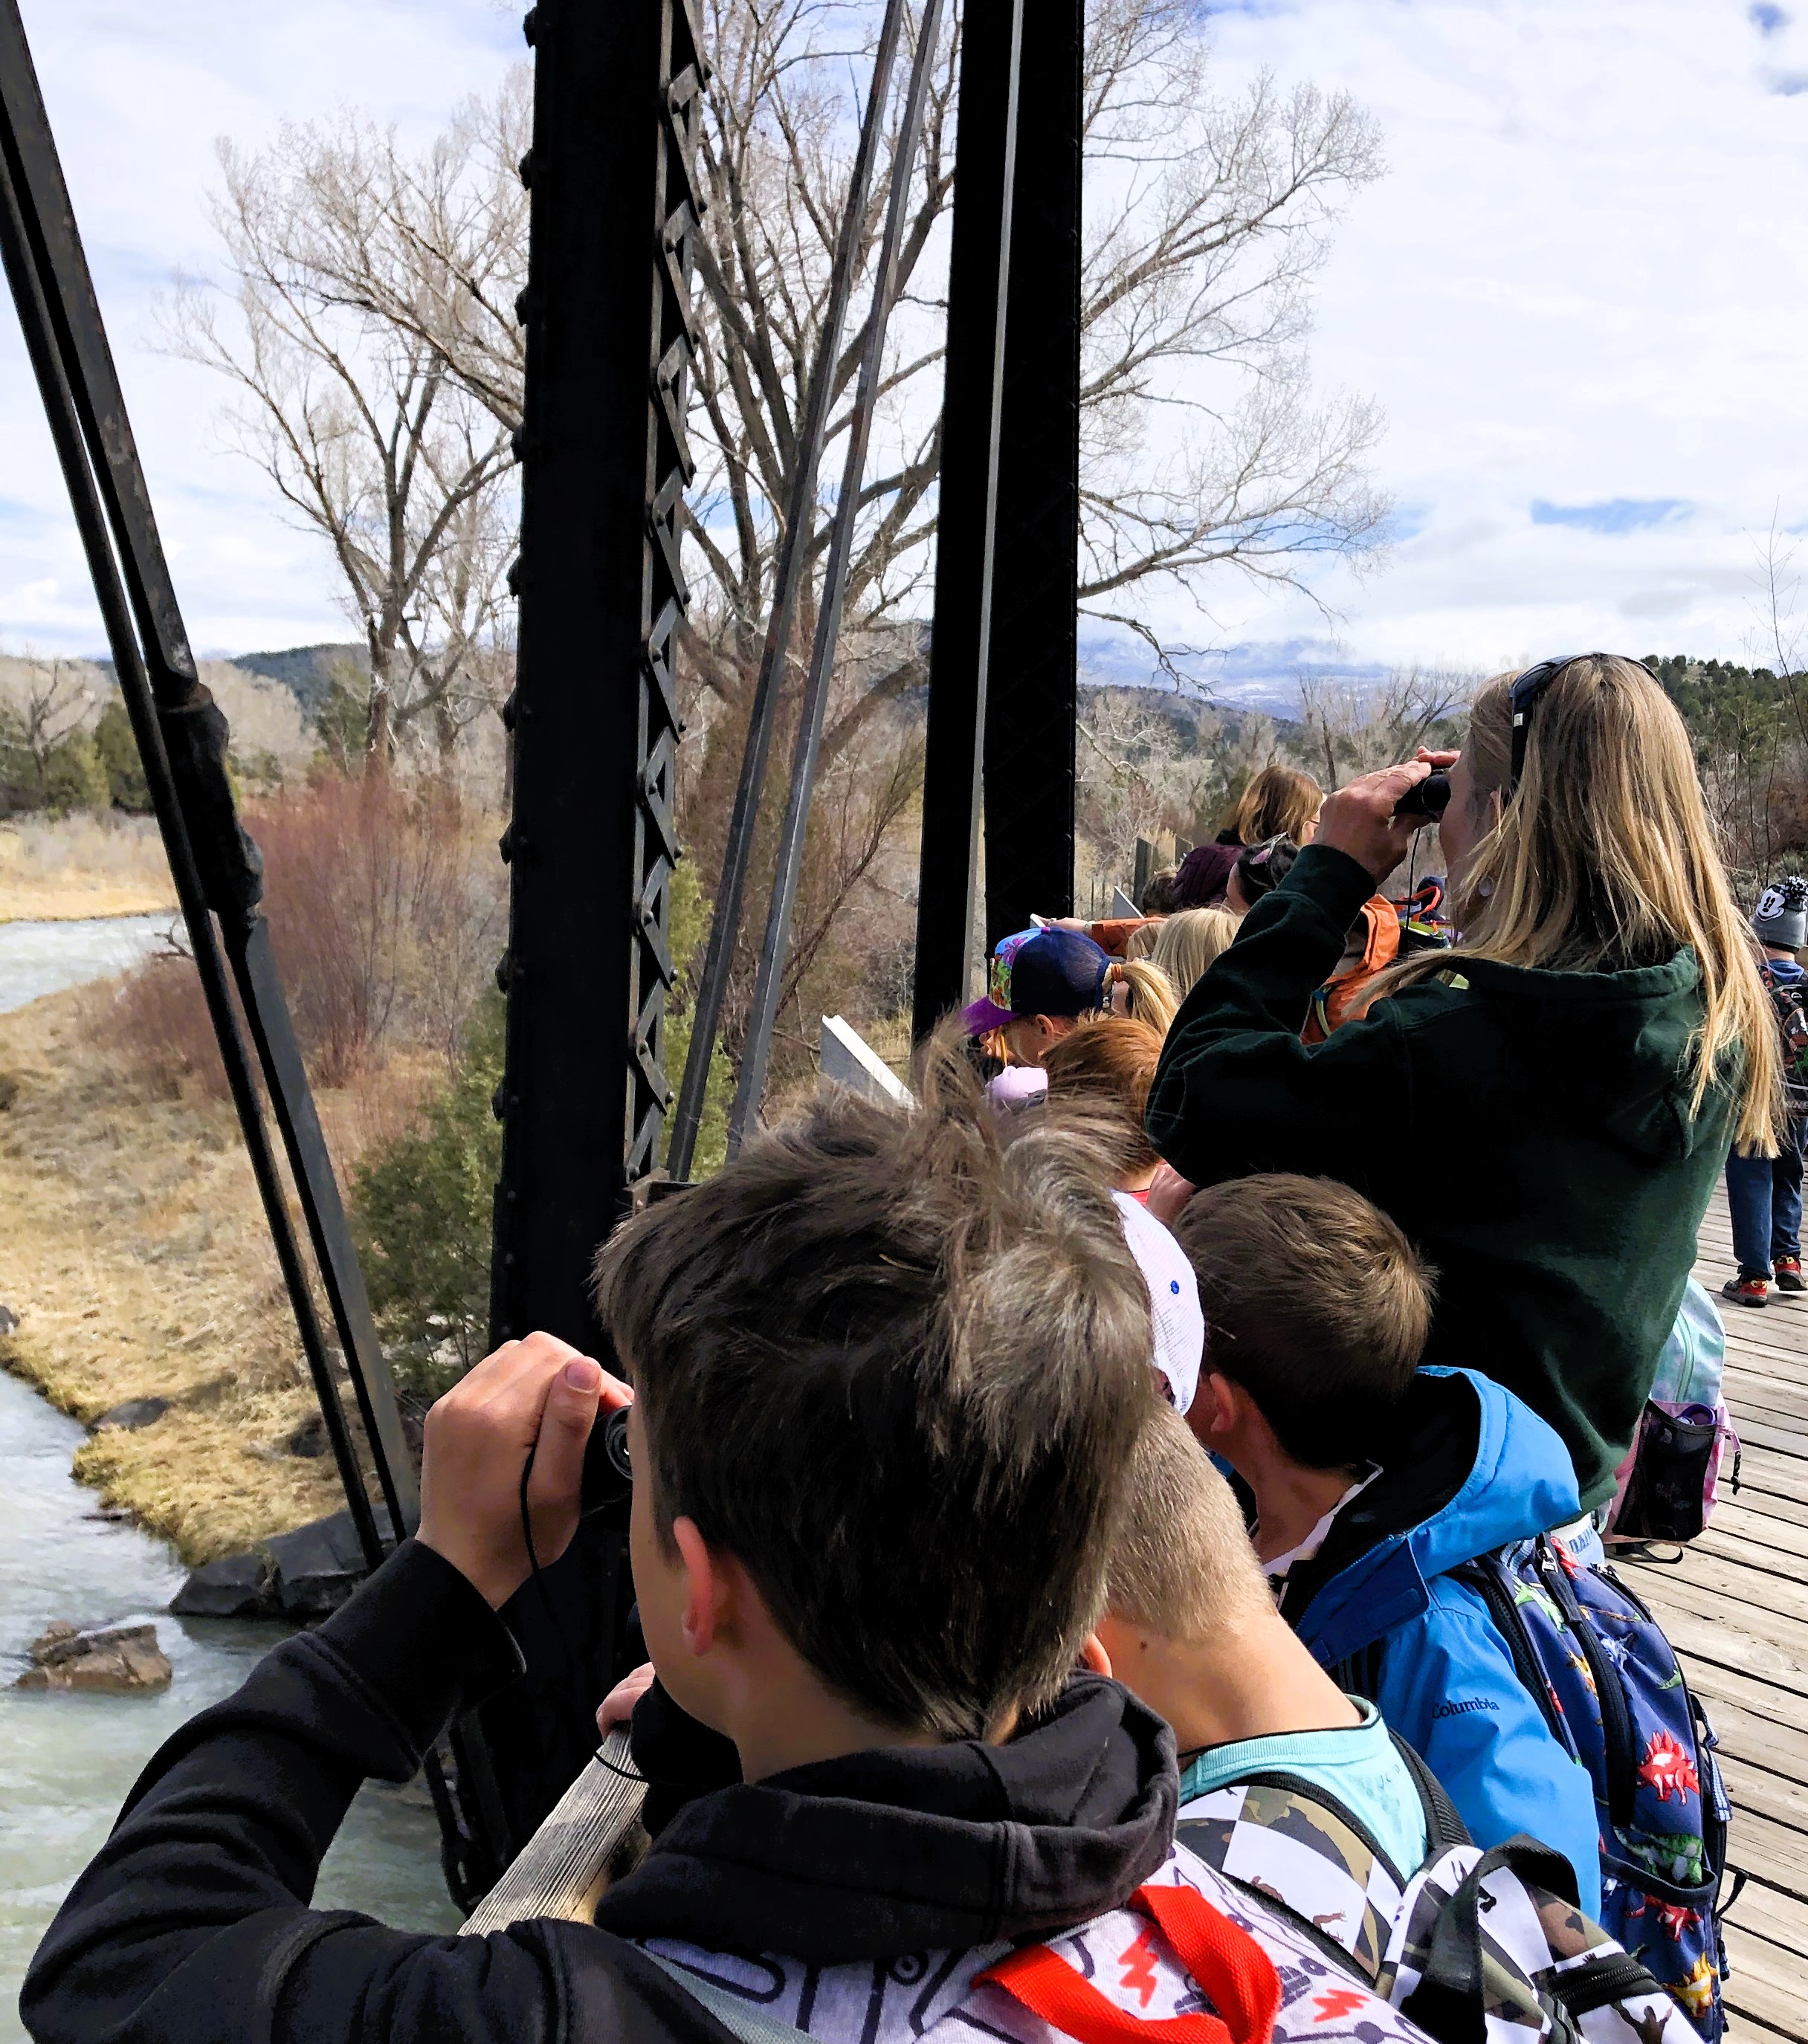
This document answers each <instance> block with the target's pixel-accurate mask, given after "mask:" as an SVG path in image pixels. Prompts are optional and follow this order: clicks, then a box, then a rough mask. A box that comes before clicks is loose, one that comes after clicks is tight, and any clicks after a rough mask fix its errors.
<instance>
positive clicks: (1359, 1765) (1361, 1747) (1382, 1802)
mask: <svg viewBox="0 0 1808 2044" xmlns="http://www.w3.org/2000/svg"><path fill="white" fill-rule="evenodd" d="M1350 1701H1351V1702H1352V1704H1355V1705H1356V1708H1357V1709H1358V1710H1359V1711H1360V1712H1362V1723H1360V1725H1352V1727H1350V1729H1349V1730H1348V1731H1292V1732H1282V1733H1279V1734H1277V1735H1275V1737H1273V1738H1271V1739H1237V1740H1235V1741H1233V1742H1232V1743H1231V1744H1230V1745H1229V1746H1207V1747H1206V1750H1205V1751H1204V1752H1203V1753H1202V1754H1200V1755H1199V1757H1198V1759H1197V1760H1194V1761H1193V1762H1191V1763H1190V1764H1189V1765H1188V1766H1187V1769H1186V1770H1185V1771H1184V1772H1183V1773H1182V1775H1181V1777H1180V1815H1181V1816H1182V1817H1183V1818H1184V1817H1185V1815H1186V1814H1187V1804H1189V1803H1191V1802H1192V1801H1194V1800H1195V1799H1196V1798H1198V1796H1206V1795H1210V1792H1212V1790H1213V1789H1214V1788H1230V1787H1232V1786H1233V1785H1234V1784H1235V1783H1237V1782H1239V1781H1248V1779H1249V1777H1251V1776H1252V1774H1296V1775H1298V1777H1299V1778H1300V1779H1301V1780H1302V1781H1307V1782H1310V1784H1311V1785H1313V1787H1314V1788H1322V1789H1323V1790H1324V1791H1325V1793H1326V1794H1327V1795H1328V1796H1331V1797H1332V1798H1333V1800H1335V1801H1337V1802H1338V1803H1341V1804H1342V1805H1343V1807H1344V1808H1345V1809H1346V1810H1348V1812H1349V1813H1350V1815H1352V1817H1354V1818H1356V1819H1357V1820H1358V1822H1360V1823H1361V1824H1362V1825H1363V1827H1364V1828H1365V1829H1366V1830H1367V1831H1368V1833H1369V1834H1370V1835H1371V1837H1372V1838H1374V1840H1375V1843H1376V1844H1377V1845H1378V1846H1380V1848H1381V1850H1383V1852H1384V1853H1385V1854H1387V1857H1388V1858H1390V1859H1391V1861H1393V1862H1394V1865H1395V1867H1396V1868H1397V1869H1398V1870H1399V1873H1400V1874H1401V1875H1402V1877H1403V1878H1404V1879H1406V1880H1407V1881H1410V1880H1411V1879H1412V1877H1413V1876H1414V1874H1415V1873H1418V1870H1419V1869H1420V1868H1421V1866H1423V1865H1424V1864H1425V1859H1426V1858H1427V1856H1428V1854H1429V1852H1430V1850H1431V1842H1430V1840H1429V1838H1427V1836H1426V1835H1425V1811H1424V1808H1423V1807H1422V1806H1421V1804H1420V1802H1419V1792H1418V1786H1417V1785H1416V1784H1415V1783H1414V1780H1413V1777H1412V1776H1411V1775H1410V1773H1408V1772H1407V1770H1406V1762H1405V1761H1403V1760H1402V1758H1400V1756H1399V1754H1398V1753H1397V1752H1395V1750H1394V1742H1393V1740H1392V1739H1390V1738H1389V1737H1388V1736H1387V1726H1386V1725H1384V1724H1383V1723H1382V1722H1381V1713H1380V1712H1379V1711H1378V1710H1376V1708H1375V1706H1374V1704H1371V1703H1365V1702H1364V1700H1363V1699H1362V1698H1361V1697H1360V1696H1352V1697H1351V1698H1350Z"/></svg>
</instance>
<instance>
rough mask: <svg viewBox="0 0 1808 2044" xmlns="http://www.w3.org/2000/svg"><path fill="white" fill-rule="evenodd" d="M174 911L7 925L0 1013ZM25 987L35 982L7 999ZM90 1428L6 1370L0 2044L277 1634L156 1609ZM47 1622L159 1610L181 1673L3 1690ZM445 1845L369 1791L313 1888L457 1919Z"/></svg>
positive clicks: (392, 1800) (403, 1803) (99, 967)
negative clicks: (179, 1767) (100, 1869)
mask: <svg viewBox="0 0 1808 2044" xmlns="http://www.w3.org/2000/svg"><path fill="white" fill-rule="evenodd" d="M170 920H171V919H170V918H169V917H168V916H121V917H118V918H116V919H109V920H108V921H107V922H106V923H98V922H88V923H12V924H0V1010H4V1009H10V1008H17V1007H20V1006H22V1005H24V1001H26V1000H32V999H35V998H37V997H38V996H39V995H40V994H44V993H55V992H57V991H60V990H61V989H63V988H65V987H69V986H75V985H81V984H82V983H83V982H84V981H85V980H88V979H92V978H98V977H101V976H103V975H105V974H108V973H112V972H117V971H119V970H121V969H122V968H123V967H124V966H127V965H129V964H130V963H131V962H133V960H134V959H136V958H138V957H141V956H143V955H144V954H145V953H146V952H147V951H149V950H150V949H151V948H152V947H153V946H154V945H155V944H156V943H158V942H160V940H161V937H162V936H163V932H167V929H168V928H169V926H170ZM25 985H29V986H30V988H31V989H32V990H31V991H29V992H28V993H24V995H23V997H22V998H16V997H15V996H16V995H17V994H18V993H19V991H20V989H21V986H25ZM4 1274H5V1247H4V1245H3V1244H0V1277H4ZM0 1296H3V1289H0ZM83 1439H84V1435H83V1431H82V1428H81V1427H79V1425H78V1424H77V1423H75V1421H74V1420H71V1419H68V1418H67V1417H66V1416H64V1415H63V1414H62V1413H60V1412H57V1411H56V1410H55V1409H54V1408H52V1407H51V1406H49V1405H48V1404H46V1403H45V1402H44V1400H43V1399H41V1398H40V1397H38V1396H37V1393H35V1392H34V1391H33V1390H31V1389H29V1387H28V1386H27V1385H25V1384H23V1383H21V1382H20V1381H18V1380H17V1378H14V1377H8V1376H6V1374H4V1373H3V1372H0V1496H3V1497H4V1498H5V1500H6V1509H5V1510H4V1512H0V1812H3V1813H4V1814H3V1816H0V2044H14V2040H17V2039H21V2038H23V2037H24V2035H25V2032H24V2031H23V2030H22V2029H21V2027H20V2026H19V2021H18V2014H17V2000H18V1991H19V1982H20V1981H21V1978H22V1977H23V1975H24V1973H25V1966H26V1964H27V1962H28V1961H29V1959H30V1958H31V1955H32V1953H33V1950H34V1949H35V1948H36V1946H37V1941H38V1939H39V1938H40V1936H41V1935H42V1934H43V1932H44V1927H45V1926H46V1925H47V1924H48V1923H49V1921H50V1919H51V1918H52V1916H53V1915H55V1914H56V1909H57V1906H58V1904H60V1902H61V1901H62V1900H63V1896H65V1895H66V1894H67V1892H68V1890H69V1887H70V1885H71V1882H72V1881H74V1880H75V1877H76V1875H77V1874H78V1873H80V1872H81V1870H82V1869H83V1866H84V1865H86V1864H87V1861H88V1860H89V1859H90V1858H91V1857H92V1856H93V1854H94V1852H95V1851H96V1850H98V1847H99V1846H100V1845H101V1844H102V1841H103V1840H104V1839H105V1838H106V1834H107V1831H108V1830H109V1828H110V1826H111V1824H112V1822H113V1817H114V1816H115V1815H116V1814H117V1812H118V1809H119V1806H120V1804H121V1803H122V1802H123V1801H124V1800H125V1796H126V1793H127V1792H128V1791H129V1789H130V1788H131V1786H132V1784H133V1781H134V1780H135V1779H136V1778H137V1775H138V1773H139V1771H140V1769H141V1768H142V1767H143V1765H144V1762H146V1761H147V1760H148V1758H150V1756H151V1755H152V1753H154V1752H155V1751H156V1749H157V1747H158V1746H160V1745H161V1744H162V1743H163V1740H164V1739H167V1737H168V1736H169V1735H170V1734H171V1732H172V1731H175V1728H176V1727H177V1726H178V1725H179V1724H181V1723H183V1721H184V1719H187V1718H189V1717H191V1716H192V1715H194V1712H197V1711H198V1710H202V1709H203V1708H206V1705H208V1704H211V1703H214V1702H217V1700H219V1699H220V1698H221V1697H222V1696H227V1695H229V1694H230V1692H232V1691H233V1689H236V1688H237V1686H238V1685H239V1684H240V1682H241V1681H243V1680H244V1677H245V1674H246V1673H247V1671H248V1669H249V1668H250V1666H251V1665H252V1662H254V1661H255V1660H256V1658H257V1657H258V1656H259V1655H260V1654H262V1653H264V1652H265V1651H266V1650H267V1649H268V1648H269V1647H270V1646H272V1645H273V1644H274V1643H275V1642H276V1641H277V1640H279V1639H282V1638H283V1635H284V1631H285V1630H286V1628H284V1627H281V1626H274V1625H248V1624H243V1623H235V1622H232V1621H228V1620H222V1619H174V1618H171V1616H170V1615H169V1613H168V1611H167V1608H166V1607H167V1604H168V1603H169V1600H170V1599H171V1597H172V1596H174V1595H175V1592H176V1590H177V1589H178V1587H179V1585H180V1584H181V1581H182V1579H183V1569H182V1566H181V1565H180V1563H179V1562H178V1561H177V1560H176V1558H175V1554H173V1552H172V1551H171V1549H170V1548H169V1547H167V1546H166V1545H165V1544H164V1543H163V1542H162V1541H160V1540H156V1539H152V1538H151V1536H150V1535H148V1534H146V1533H144V1532H141V1531H139V1530H138V1529H137V1527H133V1526H130V1525H126V1524H121V1523H112V1522H110V1521H108V1520H104V1519H102V1518H101V1517H100V1516H98V1504H99V1500H98V1498H97V1496H95V1494H94V1492H92V1491H90V1490H87V1489H83V1487H82V1486H81V1485H79V1484H77V1483H76V1482H75V1481H74V1479H73V1478H72V1477H71V1475H70V1473H69V1466H70V1461H71V1457H72V1456H73V1455H74V1454H75V1450H76V1448H77V1447H79V1445H80V1444H81V1443H82V1441H83ZM52 1619H69V1620H71V1621H72V1622H73V1623H76V1624H78V1625H95V1624H102V1623H105V1624H115V1623H121V1622H122V1621H127V1620H138V1619H152V1620H153V1621H154V1622H155V1623H156V1627H157V1636H158V1639H159V1641H160V1643H161V1644H162V1646H163V1651H164V1652H165V1653H166V1654H167V1655H168V1656H169V1659H170V1665H171V1668H172V1669H173V1670H174V1671H175V1680H174V1681H173V1682H172V1683H171V1685H170V1687H169V1689H167V1690H166V1691H165V1692H163V1694H162V1695H161V1696H70V1695H57V1694H55V1693H49V1694H44V1693H37V1692H20V1691H18V1690H17V1689H13V1688H12V1687H11V1684H12V1683H13V1681H14V1680H15V1679H16V1678H17V1676H18V1675H19V1674H20V1673H21V1672H22V1671H23V1670H24V1669H25V1666H27V1665H28V1662H27V1654H26V1649H27V1647H28V1646H29V1642H31V1640H32V1639H33V1638H34V1637H35V1636H36V1635H37V1634H38V1633H39V1632H40V1631H43V1629H44V1627H45V1625H46V1624H48V1623H49V1622H50V1621H51V1620H52ZM438 1850H439V1838H438V1832H437V1829H436V1827H435V1825H434V1822H433V1812H432V1810H431V1808H429V1805H428V1804H427V1800H426V1797H425V1792H424V1791H422V1790H421V1788H419V1787H418V1786H415V1787H414V1788H409V1789H406V1790H394V1789H389V1788H381V1787H378V1786H375V1785H367V1786H366V1787H365V1788H364V1790H363V1791H362V1792H360V1796H359V1797H358V1800H357V1801H356V1803H355V1804H353V1805H352V1812H351V1815H350V1816H349V1817H348V1819H347V1821H346V1823H345V1826H344V1829H343V1830H342V1831H340V1835H339V1837H338V1838H337V1841H336V1842H335V1843H334V1845H333V1850H332V1851H331V1852H330V1853H329V1854H328V1856H327V1859H326V1863H325V1867H324V1868H323V1869H322V1871H321V1881H320V1886H319V1890H318V1892H317V1895H316V1896H315V1900H316V1901H317V1903H318V1904H319V1905H320V1906H321V1908H331V1909H363V1910H367V1911H369V1912H370V1913H371V1915H374V1916H378V1917H380V1918H382V1919H383V1920H384V1921H385V1922H387V1923H394V1924H396V1925H398V1926H400V1927H403V1928H406V1929H410V1930H424V1931H425V1930H431V1931H448V1930H452V1929H455V1928H456V1926H457V1924H458V1922H459V1912H458V1911H456V1909H455V1908H453V1907H452V1903H451V1902H450V1900H448V1897H447V1895H446V1892H445V1887H444V1883H443V1881H441V1879H440V1869H439V1858H438Z"/></svg>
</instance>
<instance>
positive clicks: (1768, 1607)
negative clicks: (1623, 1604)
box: [1614, 1546, 1808, 1665]
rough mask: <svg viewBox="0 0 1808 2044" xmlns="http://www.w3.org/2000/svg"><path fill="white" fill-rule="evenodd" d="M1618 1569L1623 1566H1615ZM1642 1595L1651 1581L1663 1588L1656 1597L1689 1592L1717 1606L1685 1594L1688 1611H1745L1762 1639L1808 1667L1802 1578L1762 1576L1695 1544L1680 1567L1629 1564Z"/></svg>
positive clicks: (1806, 1589)
mask: <svg viewBox="0 0 1808 2044" xmlns="http://www.w3.org/2000/svg"><path fill="white" fill-rule="evenodd" d="M1614 1566H1615V1567H1616V1569H1618V1567H1619V1564H1618V1563H1615V1565H1614ZM1622 1573H1624V1575H1625V1580H1626V1581H1627V1582H1628V1583H1629V1584H1630V1585H1631V1586H1632V1587H1633V1589H1636V1590H1637V1593H1638V1594H1639V1595H1640V1596H1644V1595H1645V1585H1647V1584H1648V1583H1649V1584H1652V1585H1656V1586H1658V1587H1656V1589H1654V1592H1653V1593H1654V1594H1658V1595H1666V1596H1668V1595H1671V1594H1674V1593H1678V1592H1681V1591H1687V1592H1689V1593H1692V1594H1693V1595H1695V1596H1703V1597H1706V1598H1708V1599H1710V1600H1712V1602H1710V1604H1695V1603H1691V1601H1690V1598H1689V1597H1688V1596H1684V1597H1683V1604H1684V1608H1686V1609H1691V1610H1699V1611H1700V1612H1702V1616H1704V1617H1712V1616H1714V1608H1713V1605H1714V1603H1718V1604H1721V1605H1723V1606H1725V1607H1727V1608H1729V1609H1731V1608H1733V1607H1737V1608H1739V1610H1740V1612H1741V1614H1742V1615H1741V1621H1740V1622H1741V1623H1747V1624H1749V1625H1751V1626H1752V1627H1755V1628H1756V1632H1757V1636H1758V1637H1759V1638H1760V1639H1768V1640H1771V1641H1773V1642H1775V1644H1776V1645H1777V1646H1782V1647H1785V1648H1787V1649H1789V1650H1791V1651H1794V1652H1798V1653H1799V1654H1801V1655H1802V1659H1803V1662H1804V1663H1805V1665H1808V1585H1804V1584H1803V1583H1802V1581H1800V1579H1799V1578H1798V1579H1797V1580H1796V1581H1788V1580H1787V1579H1786V1578H1785V1577H1782V1576H1780V1575H1775V1574H1764V1575H1760V1574H1759V1573H1757V1571H1756V1570H1755V1569H1750V1568H1747V1567H1744V1566H1741V1565H1740V1564H1739V1563H1737V1562H1725V1561H1721V1559H1720V1558H1718V1556H1716V1555H1713V1554H1703V1553H1702V1551H1701V1550H1700V1549H1699V1548H1698V1547H1694V1546H1691V1548H1689V1549H1688V1550H1687V1552H1686V1553H1685V1554H1684V1555H1683V1560H1682V1562H1680V1564H1679V1565H1678V1566H1676V1567H1675V1568H1668V1567H1665V1566H1663V1565H1662V1564H1660V1563H1653V1562H1628V1563H1627V1564H1626V1565H1625V1569H1624V1570H1623V1572H1622Z"/></svg>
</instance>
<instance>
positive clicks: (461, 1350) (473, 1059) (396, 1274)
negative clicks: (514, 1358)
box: [351, 993, 505, 1404]
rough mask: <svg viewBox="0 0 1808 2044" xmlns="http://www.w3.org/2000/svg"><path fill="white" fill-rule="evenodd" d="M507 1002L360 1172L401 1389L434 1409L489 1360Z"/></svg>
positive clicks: (356, 1201) (381, 1314)
mask: <svg viewBox="0 0 1808 2044" xmlns="http://www.w3.org/2000/svg"><path fill="white" fill-rule="evenodd" d="M504 1014H505V1011H504V1009H503V1005H502V997H501V996H500V995H499V994H497V993H486V994H485V995H484V996H483V999H482V1000H481V1001H479V1005H478V1009H477V1012H476V1015H475V1017H474V1018H473V1020H472V1022H471V1027H470V1028H469V1030H468V1031H467V1034H466V1037H465V1042H464V1051H463V1052H462V1054H461V1055H460V1058H459V1062H458V1064H457V1066H456V1069H455V1070H454V1072H453V1074H452V1079H451V1082H450V1083H449V1084H448V1085H447V1086H446V1088H445V1089H444V1091H443V1092H442V1093H440V1094H438V1095H437V1097H435V1098H433V1099H432V1100H430V1101H429V1102H428V1103H427V1105H426V1108H425V1112H423V1114H422V1116H421V1122H420V1124H419V1126H418V1127H417V1128H414V1129H412V1130H410V1131H409V1132H408V1133H407V1134H406V1135H402V1137H400V1138H399V1139H398V1140H396V1141H395V1142H393V1143H390V1144H389V1145H388V1146H387V1147H386V1148H384V1149H383V1150H381V1151H378V1152H377V1153H376V1154H375V1155H373V1156H371V1157H370V1158H367V1159H366V1161H365V1162H364V1163H363V1164H361V1165H360V1166H359V1168H358V1170H357V1172H356V1175H355V1177H354V1178H353V1181H352V1203H351V1205H352V1228H353V1231H354V1233H355V1234H356V1238H357V1243H358V1253H359V1256H360V1260H361V1262H363V1265H364V1281H365V1284H366V1285H367V1287H368V1288H369V1291H370V1295H371V1310H372V1311H373V1312H375V1315H376V1320H377V1327H378V1330H379V1332H380V1333H381V1335H382V1336H383V1347H384V1349H385V1350H386V1352H387V1354H388V1356H389V1358H390V1370H392V1371H393V1373H394V1376H395V1379H396V1382H397V1385H398V1388H399V1389H402V1390H403V1391H405V1392H407V1393H412V1394H413V1395H414V1397H416V1398H417V1399H419V1400H421V1402H422V1403H423V1404H429V1403H431V1402H432V1400H433V1399H435V1398H437V1397H438V1396H439V1395H440V1393H441V1392H442V1391H444V1390H445V1389H447V1388H448V1386H449V1385H452V1384H453V1383H455V1382H456V1381H457V1380H458V1378H459V1377H462V1376H463V1375H464V1373H465V1371H466V1370H468V1369H469V1368H470V1367H471V1365H472V1364H473V1363H474V1362H476V1361H477V1360H478V1358H479V1357H480V1356H481V1355H482V1354H483V1349H484V1343H485V1338H486V1335H487V1331H488V1325H489V1317H490V1200H491V1197H492V1196H493V1194H494V1191H495V1187H496V1180H497V1178H498V1174H500V1172H501V1170H502V1128H501V1126H500V1124H498V1121H497V1120H496V1117H495V1114H494V1111H493V1109H492V1108H491V1106H490V1099H491V1096H492V1095H493V1094H494V1092H495V1090H496V1088H497V1086H498V1085H500V1084H501V1082H502V1031H503V1020H504Z"/></svg>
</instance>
